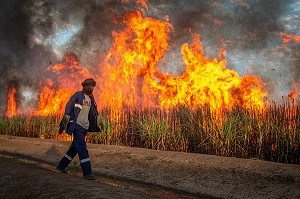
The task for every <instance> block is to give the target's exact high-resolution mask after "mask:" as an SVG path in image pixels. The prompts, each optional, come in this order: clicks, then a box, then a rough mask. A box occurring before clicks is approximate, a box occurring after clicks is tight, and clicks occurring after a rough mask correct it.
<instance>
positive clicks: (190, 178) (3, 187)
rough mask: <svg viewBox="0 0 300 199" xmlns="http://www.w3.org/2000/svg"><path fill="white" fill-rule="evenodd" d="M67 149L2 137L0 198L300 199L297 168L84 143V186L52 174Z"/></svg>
mask: <svg viewBox="0 0 300 199" xmlns="http://www.w3.org/2000/svg"><path fill="white" fill-rule="evenodd" d="M69 145H70V142H66V141H57V140H43V139H33V138H23V137H13V136H5V135H0V153H1V154H2V155H1V156H0V168H1V173H2V175H1V177H0V198H272V199H273V198H278V199H279V198H280V199H281V198H295V199H296V198H297V199H299V198H300V165H288V164H280V163H273V162H266V161H261V160H253V159H251V160H250V159H238V158H226V157H219V156H212V155H203V154H192V153H180V152H164V151H156V150H148V149H141V148H130V147H122V146H110V145H95V144H88V149H89V153H90V157H91V161H92V167H93V171H94V173H95V174H96V176H97V181H87V180H84V179H83V178H82V177H81V170H80V167H79V161H78V157H75V158H74V160H73V161H72V163H71V165H70V167H69V172H70V174H67V175H65V174H62V173H58V172H56V171H54V166H55V165H56V164H57V162H58V161H59V160H60V158H61V157H62V156H63V155H64V153H65V152H66V150H67V149H68V147H69ZM29 195H30V196H29Z"/></svg>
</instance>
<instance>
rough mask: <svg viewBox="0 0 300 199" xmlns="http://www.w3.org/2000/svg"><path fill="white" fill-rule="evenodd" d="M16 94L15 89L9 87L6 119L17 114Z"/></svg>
mask: <svg viewBox="0 0 300 199" xmlns="http://www.w3.org/2000/svg"><path fill="white" fill-rule="evenodd" d="M16 94H17V90H16V89H15V87H11V88H10V90H9V92H8V97H7V111H6V116H7V117H12V116H15V115H16V113H17V102H16V99H15V96H16Z"/></svg>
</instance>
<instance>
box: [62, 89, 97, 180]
mask: <svg viewBox="0 0 300 199" xmlns="http://www.w3.org/2000/svg"><path fill="white" fill-rule="evenodd" d="M84 99H85V96H84V92H83V91H79V92H76V93H75V94H74V95H72V97H71V98H70V100H69V102H68V103H67V105H66V109H65V113H64V115H69V116H70V120H69V123H68V125H67V134H69V135H72V134H73V136H74V138H73V142H72V144H71V146H70V148H69V150H68V151H67V152H66V154H65V155H64V157H63V158H62V159H61V161H60V162H59V168H60V169H62V170H65V168H66V167H67V166H68V165H69V164H70V162H71V161H72V159H73V158H74V157H75V156H76V154H77V153H78V156H79V160H80V166H81V169H82V172H83V175H84V176H85V175H88V174H91V173H92V168H91V162H90V157H89V153H88V150H87V145H86V143H85V136H86V134H87V132H100V129H99V127H98V126H97V117H98V115H99V114H98V110H97V104H96V102H95V99H94V98H93V97H90V99H91V107H90V111H89V116H88V120H89V128H88V129H87V130H86V129H84V128H83V127H82V126H80V125H79V124H76V122H77V118H78V115H79V112H80V111H81V108H82V104H83V100H84Z"/></svg>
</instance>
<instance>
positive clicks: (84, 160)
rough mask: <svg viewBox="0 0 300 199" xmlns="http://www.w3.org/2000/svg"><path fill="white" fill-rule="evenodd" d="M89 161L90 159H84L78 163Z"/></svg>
mask: <svg viewBox="0 0 300 199" xmlns="http://www.w3.org/2000/svg"><path fill="white" fill-rule="evenodd" d="M89 161H90V158H85V159H82V160H80V163H85V162H89Z"/></svg>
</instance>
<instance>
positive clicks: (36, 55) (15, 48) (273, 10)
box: [0, 0, 300, 114]
mask: <svg viewBox="0 0 300 199" xmlns="http://www.w3.org/2000/svg"><path fill="white" fill-rule="evenodd" d="M293 3H295V1H293V0H278V1H276V3H275V2H274V1H272V0H255V1H252V0H251V1H250V0H230V1H227V2H225V3H224V1H220V0H210V1H206V0H158V1H157V0H148V9H146V8H144V7H142V5H141V4H139V3H137V2H136V1H135V0H127V1H124V0H105V1H100V0H86V1H83V0H64V1H59V0H27V1H23V0H2V1H1V2H0V9H1V10H0V11H1V12H0V16H1V17H0V28H1V31H0V100H1V102H6V97H7V92H8V89H9V88H10V87H11V86H14V87H16V88H17V90H18V92H20V93H19V94H18V96H19V98H21V100H20V101H22V102H24V100H25V101H26V100H27V101H26V102H28V103H32V102H31V101H34V100H36V99H37V97H38V96H37V93H38V84H39V82H40V80H41V79H45V78H47V77H49V76H51V73H50V72H49V71H47V70H46V68H47V67H48V66H49V65H53V64H56V63H59V62H61V61H62V60H63V58H64V56H65V54H66V53H67V52H71V53H74V54H76V55H77V56H78V58H79V61H80V63H81V65H82V66H85V67H86V68H98V67H99V63H101V61H103V58H104V56H105V55H106V54H107V52H108V50H109V49H110V48H111V46H112V43H113V38H112V34H111V33H112V31H120V30H123V29H124V25H123V24H122V23H121V22H122V20H120V19H121V18H118V17H120V16H122V15H124V14H125V13H127V12H131V11H135V10H143V14H144V16H145V17H153V18H155V19H159V20H163V21H166V16H168V18H169V22H170V23H171V24H172V25H173V27H174V29H173V31H172V32H171V34H170V43H169V44H170V51H168V52H167V54H166V57H165V59H164V60H163V61H162V63H161V64H162V65H165V68H164V69H165V70H166V71H168V70H169V71H172V72H173V73H177V74H178V75H179V74H180V72H181V71H182V70H183V69H184V68H183V67H184V64H183V60H182V59H181V55H180V49H181V46H182V44H183V43H191V41H192V39H193V36H192V34H190V32H193V33H199V34H201V39H202V41H203V43H204V47H205V52H206V54H207V56H209V57H219V51H218V50H219V48H225V49H226V51H227V56H228V66H227V67H228V68H233V69H235V70H237V71H238V72H239V73H241V74H242V75H244V74H245V73H250V74H252V75H258V76H260V77H261V78H262V79H263V80H264V81H268V82H269V85H270V86H269V90H270V91H271V92H272V93H273V95H274V96H277V97H279V98H280V97H281V96H280V95H281V94H282V93H281V92H279V91H278V89H277V88H276V87H278V86H277V85H278V82H287V83H286V86H285V87H284V90H285V89H286V88H288V87H290V86H291V84H292V83H293V81H296V80H297V79H299V75H300V70H299V62H300V58H299V53H297V52H299V46H295V45H293V46H292V47H288V48H290V49H293V51H285V50H284V48H283V47H281V45H282V44H283V43H282V40H281V38H280V36H279V33H280V32H285V33H287V34H288V33H290V32H291V31H293V30H295V29H297V28H298V29H299V23H298V24H294V26H295V27H294V28H291V27H288V28H287V25H286V24H287V23H285V22H287V21H283V20H282V18H283V17H284V16H289V14H288V12H289V9H290V5H291V4H293ZM298 21H299V19H298ZM287 31H288V32H287ZM294 34H295V33H294ZM297 34H299V33H297ZM273 49H276V50H275V52H274V51H273ZM276 53H277V54H284V56H283V57H280V58H278V57H276V56H277V54H276ZM286 54H288V55H287V56H286ZM244 59H246V60H244ZM279 59H280V60H279ZM287 59H289V60H287ZM274 60H275V62H274ZM274 63H275V64H274ZM265 64H267V65H265ZM276 65H279V66H278V67H276ZM283 66H284V67H283ZM100 67H101V64H100ZM174 71H175V72H174ZM99 72H101V71H99ZM276 89H277V90H276ZM28 96H32V97H28ZM28 98H30V102H29V101H28ZM28 103H27V104H28ZM3 104H6V103H1V106H0V114H2V113H4V112H5V110H6V107H5V105H3ZM23 104H24V105H23V106H26V103H23Z"/></svg>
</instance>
